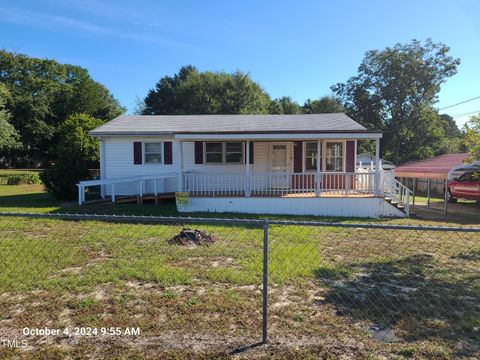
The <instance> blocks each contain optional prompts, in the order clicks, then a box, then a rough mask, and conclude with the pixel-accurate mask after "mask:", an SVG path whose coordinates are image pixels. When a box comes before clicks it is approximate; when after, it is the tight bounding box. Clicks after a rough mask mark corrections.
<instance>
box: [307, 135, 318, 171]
mask: <svg viewBox="0 0 480 360" xmlns="http://www.w3.org/2000/svg"><path fill="white" fill-rule="evenodd" d="M321 168H322V147H321V146H320V169H321ZM305 170H306V171H315V170H317V142H316V141H308V142H306V143H305Z"/></svg>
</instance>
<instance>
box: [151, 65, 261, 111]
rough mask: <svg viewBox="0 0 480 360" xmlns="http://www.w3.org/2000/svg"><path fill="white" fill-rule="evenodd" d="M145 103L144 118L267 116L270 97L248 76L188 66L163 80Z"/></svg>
mask: <svg viewBox="0 0 480 360" xmlns="http://www.w3.org/2000/svg"><path fill="white" fill-rule="evenodd" d="M144 102H145V107H144V108H143V112H142V113H143V114H144V115H188V114H266V113H268V106H269V104H270V98H269V96H268V95H267V93H266V92H265V91H264V90H263V89H262V88H261V87H260V86H259V85H258V84H257V83H255V82H253V81H252V80H251V79H250V76H249V75H248V74H245V73H242V72H240V71H236V72H234V73H232V74H228V73H225V72H210V71H205V72H199V71H198V70H197V69H196V68H195V67H193V66H191V65H189V66H184V67H182V68H181V69H180V70H179V72H178V74H175V75H174V76H173V77H170V76H164V77H163V78H161V79H160V80H159V81H158V83H157V84H156V86H155V89H151V90H150V91H149V92H148V94H147V96H146V97H145V101H144Z"/></svg>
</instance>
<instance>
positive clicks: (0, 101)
mask: <svg viewBox="0 0 480 360" xmlns="http://www.w3.org/2000/svg"><path fill="white" fill-rule="evenodd" d="M9 96H10V94H9V92H8V90H7V87H6V86H5V85H4V84H2V83H0V155H1V154H5V153H6V152H7V151H8V150H12V149H16V148H18V147H19V146H20V143H19V141H18V138H19V136H18V133H17V131H16V130H15V128H14V127H13V125H12V124H11V123H10V113H9V112H8V111H7V110H6V109H5V104H6V102H7V98H8V97H9Z"/></svg>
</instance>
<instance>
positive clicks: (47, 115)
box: [0, 40, 465, 164]
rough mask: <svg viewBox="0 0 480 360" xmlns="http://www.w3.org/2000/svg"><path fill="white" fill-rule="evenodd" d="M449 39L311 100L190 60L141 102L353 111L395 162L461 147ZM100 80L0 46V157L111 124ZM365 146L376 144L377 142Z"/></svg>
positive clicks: (365, 71)
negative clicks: (448, 88) (88, 124)
mask: <svg viewBox="0 0 480 360" xmlns="http://www.w3.org/2000/svg"><path fill="white" fill-rule="evenodd" d="M449 52H450V49H449V48H448V47H447V46H446V45H444V44H442V43H434V42H433V41H431V40H427V41H425V42H424V43H422V42H419V41H416V40H413V41H411V42H409V43H406V44H397V45H395V46H393V47H387V48H385V49H383V50H370V51H367V52H366V54H365V57H364V59H363V61H362V62H361V64H360V66H359V68H358V73H357V74H356V75H354V76H352V77H351V78H350V79H348V80H347V81H346V82H344V83H338V84H335V85H333V86H332V87H331V90H332V95H331V96H323V97H320V98H317V99H314V100H312V99H308V100H307V101H305V102H304V103H303V104H299V103H297V102H295V101H294V100H293V99H292V98H291V97H289V96H283V97H279V98H274V99H272V98H271V97H270V96H269V94H268V93H267V92H266V91H265V90H264V89H263V88H262V87H261V86H260V85H259V84H258V83H257V82H255V81H253V80H252V79H251V77H250V75H249V74H248V73H244V72H241V71H235V72H233V73H227V72H212V71H204V72H202V71H199V70H198V69H197V68H195V67H194V66H191V65H188V66H184V67H182V68H180V70H179V71H178V72H177V73H176V74H174V75H173V76H163V77H162V78H161V79H160V80H159V81H158V82H157V83H156V84H155V86H154V88H152V89H151V90H149V91H148V93H147V95H146V96H145V98H144V99H141V100H140V101H139V102H138V106H137V109H136V112H137V113H139V114H145V115H172V114H173V115H180V114H315V113H334V112H345V113H347V115H349V116H350V117H352V118H353V119H354V120H356V121H357V122H359V123H360V124H362V125H364V126H365V127H366V128H367V129H377V130H381V131H382V132H383V133H384V139H383V140H382V147H381V149H382V156H383V157H384V158H386V159H389V160H392V161H394V162H395V163H396V164H400V163H402V162H405V161H408V160H410V159H422V158H426V157H429V156H432V155H437V154H442V153H447V152H455V151H459V150H460V149H462V144H463V143H465V142H464V140H463V137H464V136H465V134H464V133H463V132H461V131H460V130H459V129H458V127H457V126H456V124H455V121H454V120H453V119H452V118H451V117H450V116H448V115H447V114H439V113H438V111H437V110H436V108H435V106H434V105H435V103H436V101H437V96H438V93H439V91H440V86H441V85H442V84H443V83H444V82H445V81H446V80H447V79H448V78H449V77H451V76H453V75H454V74H455V73H456V71H457V66H458V65H459V63H460V61H459V59H456V58H453V57H452V56H450V55H449ZM124 110H125V109H124V108H122V107H121V106H120V104H119V103H118V101H117V100H116V99H115V98H114V97H113V96H112V94H111V93H110V92H109V91H108V89H106V88H105V87H104V86H103V85H102V84H100V83H98V82H96V81H94V80H93V79H92V78H91V77H90V75H89V74H88V71H87V70H86V69H84V68H81V67H79V66H73V65H69V64H60V63H58V62H56V61H54V60H48V59H37V58H32V57H28V56H26V55H21V54H15V53H11V52H7V51H3V50H0V130H1V131H0V159H2V158H3V159H4V161H5V160H7V162H8V161H9V162H10V163H12V164H14V163H15V161H16V160H18V159H31V160H34V161H36V162H39V163H44V164H45V163H46V162H48V161H50V160H55V157H56V156H57V153H56V152H55V151H54V146H52V144H56V143H58V142H59V141H60V139H59V129H60V126H61V125H62V124H63V123H64V122H65V120H66V119H67V118H68V117H70V116H72V115H74V114H78V113H83V114H85V115H88V116H90V117H93V118H95V119H99V120H100V121H108V120H111V119H113V118H114V117H116V116H118V115H120V114H121V113H123V112H124ZM363 149H365V150H367V151H368V150H370V151H371V150H372V149H371V148H369V144H365V145H363Z"/></svg>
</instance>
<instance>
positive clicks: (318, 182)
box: [315, 139, 322, 196]
mask: <svg viewBox="0 0 480 360" xmlns="http://www.w3.org/2000/svg"><path fill="white" fill-rule="evenodd" d="M321 145H322V144H321V143H320V139H317V181H316V185H317V186H316V188H315V195H316V196H320V186H321V185H320V154H321V152H320V147H321Z"/></svg>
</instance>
